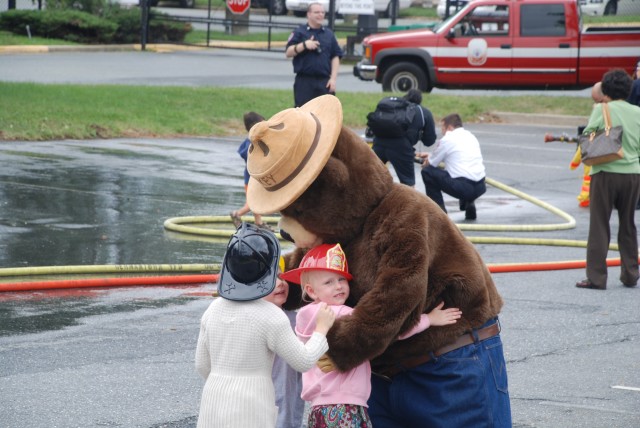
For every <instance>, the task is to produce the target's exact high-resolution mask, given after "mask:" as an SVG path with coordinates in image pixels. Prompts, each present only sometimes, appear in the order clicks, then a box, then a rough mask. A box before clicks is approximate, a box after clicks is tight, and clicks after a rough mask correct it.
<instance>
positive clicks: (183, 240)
mask: <svg viewBox="0 0 640 428" xmlns="http://www.w3.org/2000/svg"><path fill="white" fill-rule="evenodd" d="M1 61H2V58H0V62H1ZM468 129H470V130H472V131H473V132H474V133H475V134H476V135H477V136H478V138H479V140H480V142H481V144H482V149H483V154H484V157H485V162H486V167H487V176H488V177H490V178H492V179H494V180H497V181H498V182H500V183H504V184H506V185H508V186H511V187H512V188H515V189H517V190H518V191H520V192H523V193H524V194H527V195H531V196H533V197H536V198H538V199H540V200H542V201H544V202H546V203H548V204H550V205H551V206H553V207H555V208H557V209H558V210H561V211H563V212H566V213H567V214H568V215H570V216H571V217H572V218H574V219H575V221H576V227H575V228H570V229H564V228H562V227H558V228H553V230H549V231H543V232H521V231H519V232H518V231H504V230H500V227H498V226H499V225H522V224H539V225H545V224H559V225H561V224H563V223H565V220H563V219H562V218H560V217H558V216H557V215H555V214H553V213H551V212H549V211H547V210H544V209H542V208H540V207H539V206H536V205H535V204H532V203H530V202H528V201H526V200H523V199H521V198H520V197H518V196H516V195H513V194H510V193H506V192H504V191H502V190H499V189H497V188H494V187H489V188H488V191H487V193H486V195H484V196H483V197H482V198H481V199H480V200H479V201H478V202H477V208H478V220H477V221H476V222H474V223H473V224H488V225H492V226H493V227H494V228H495V229H497V230H489V231H465V234H466V235H467V236H470V237H509V238H512V239H514V240H517V239H520V238H543V239H571V240H579V241H583V240H585V239H586V236H587V226H588V210H585V209H583V208H579V207H578V204H577V201H576V199H575V197H576V196H577V194H578V192H579V189H580V185H581V171H571V170H569V168H568V164H569V161H570V159H571V157H572V156H573V152H574V150H575V146H574V145H573V144H563V143H552V144H546V145H545V144H544V143H542V141H543V135H544V133H545V132H547V131H549V130H551V131H553V132H554V133H560V132H567V133H569V134H572V133H574V132H575V127H573V126H571V127H564V128H558V127H546V126H535V125H501V124H477V125H476V124H472V125H469V126H468ZM240 140H241V138H225V139H223V138H215V137H212V138H185V139H180V140H161V139H153V140H152V139H119V140H95V141H52V142H0V161H1V162H2V168H1V169H0V267H3V268H5V267H26V266H52V265H101V264H134V263H139V264H161V263H175V264H191V263H216V262H217V263H219V262H220V261H221V258H222V254H223V253H224V247H225V240H219V239H218V240H215V239H206V238H202V237H197V236H184V235H181V234H176V233H173V232H167V231H166V230H164V228H163V222H164V221H165V220H166V219H167V218H171V217H178V216H192V215H225V214H227V213H228V212H229V211H230V210H231V209H233V208H237V207H238V206H240V205H241V204H242V202H243V198H244V191H243V188H242V168H243V164H242V160H241V159H240V158H239V156H237V154H236V152H235V150H236V148H237V145H238V144H239V143H240ZM416 168H417V167H416ZM418 177H419V176H418ZM418 181H420V180H419V178H418ZM418 191H423V187H422V186H421V185H419V186H418ZM447 206H448V208H449V212H450V217H451V218H452V220H453V221H455V222H457V223H459V224H461V225H462V224H469V222H466V221H465V220H464V214H463V213H461V212H459V211H458V209H457V207H456V201H454V200H452V199H447ZM616 234H617V219H616V218H615V217H614V218H613V219H612V233H611V235H612V237H614V241H613V242H615V236H616ZM476 246H477V248H478V250H479V251H480V254H481V255H482V256H483V258H484V259H485V261H486V262H487V263H507V262H517V263H526V262H540V261H558V260H582V259H584V249H583V248H567V247H558V246H531V245H513V244H511V245H495V244H476ZM453 256H455V255H453ZM610 256H611V257H616V256H617V253H615V252H613V251H612V252H611V254H610ZM618 276H619V268H617V267H612V268H610V270H609V284H608V286H609V289H608V290H607V291H593V290H578V289H576V288H575V287H574V283H575V282H576V281H577V280H580V279H582V278H583V277H584V272H583V270H582V269H578V270H558V271H543V272H531V271H529V272H520V273H499V274H494V280H495V282H496V284H497V286H498V289H499V291H500V293H501V294H502V296H503V298H504V300H505V306H504V308H503V311H502V314H501V323H502V326H503V332H502V339H503V342H504V349H505V357H506V360H507V371H508V375H509V390H510V396H511V403H512V414H513V421H514V426H515V427H549V428H556V427H594V428H595V427H624V428H626V427H637V426H640V407H639V404H640V360H639V358H638V356H639V355H640V345H639V343H638V340H639V334H638V330H639V329H638V327H639V326H640V313H639V312H638V304H639V303H640V290H639V289H637V288H634V289H628V288H624V287H623V286H622V285H621V284H620V283H619V281H618ZM213 289H214V284H201V285H200V284H198V285H193V286H169V287H156V286H149V287H121V288H101V289H97V288H93V289H91V288H89V289H72V290H51V291H40V292H24V293H17V292H10V293H0V403H2V404H1V405H0V426H2V427H8V428H22V427H24V428H39V427H43V428H44V427H65V428H66V427H132V428H133V427H136V428H137V427H140V428H151V427H194V426H195V424H196V418H197V413H198V406H199V400H200V393H201V389H202V386H203V381H202V380H201V379H200V378H199V377H198V375H197V374H196V372H195V369H194V366H193V358H194V351H195V344H196V339H197V334H198V328H199V318H200V316H201V314H202V313H203V312H204V310H205V308H206V307H207V305H208V304H209V302H210V300H211V297H210V293H211V291H212V290H213Z"/></svg>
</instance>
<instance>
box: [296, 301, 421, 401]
mask: <svg viewBox="0 0 640 428" xmlns="http://www.w3.org/2000/svg"><path fill="white" fill-rule="evenodd" d="M329 307H330V308H331V309H332V310H333V312H334V313H335V314H336V318H340V317H343V316H348V315H349V314H351V312H353V308H351V307H349V306H345V305H329ZM318 309H319V305H318V303H311V304H309V305H307V306H304V307H302V308H300V310H298V315H297V316H296V334H297V335H298V337H299V338H300V339H301V340H302V341H303V342H306V341H307V340H308V339H309V338H310V337H311V335H312V334H313V331H314V330H315V328H316V322H315V319H316V314H317V312H318ZM428 327H429V317H427V316H426V315H424V314H423V315H422V317H421V318H420V322H419V323H418V324H417V325H416V326H415V327H413V328H412V329H411V330H410V331H409V332H407V333H405V334H403V335H402V336H401V339H405V338H407V337H409V336H412V335H414V334H417V333H420V332H421V331H424V330H425V329H427V328H428ZM370 394H371V364H370V363H369V361H366V362H364V363H362V364H360V365H359V366H357V367H355V368H353V369H351V370H349V371H347V372H339V371H337V370H334V371H332V372H329V373H324V372H323V371H322V370H320V369H319V368H318V366H317V365H316V366H314V367H313V368H312V369H311V370H308V371H306V372H304V373H302V394H301V397H302V399H303V400H305V401H309V402H311V406H324V405H328V404H353V405H357V406H365V407H367V400H368V399H369V395H370Z"/></svg>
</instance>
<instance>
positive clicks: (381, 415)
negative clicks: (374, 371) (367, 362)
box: [368, 320, 511, 428]
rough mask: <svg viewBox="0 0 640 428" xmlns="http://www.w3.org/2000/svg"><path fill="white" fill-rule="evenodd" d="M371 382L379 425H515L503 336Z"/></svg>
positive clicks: (371, 402)
mask: <svg viewBox="0 0 640 428" xmlns="http://www.w3.org/2000/svg"><path fill="white" fill-rule="evenodd" d="M494 322H496V321H495V320H491V321H489V322H488V323H487V324H485V326H487V325H491V324H492V323H494ZM371 386H372V390H371V397H370V398H369V402H368V404H369V416H370V417H371V422H373V426H374V427H375V428H415V427H421V428H432V427H444V428H459V427H473V428H480V427H494V428H502V427H505V428H507V427H509V428H510V427H511V404H510V402H509V391H508V389H507V370H506V366H505V361H504V354H503V352H502V340H501V339H500V335H498V336H494V337H491V338H489V339H487V340H484V341H482V342H478V343H474V344H471V345H467V346H465V347H462V348H459V349H456V350H455V351H451V352H448V353H446V354H444V355H441V356H440V357H437V358H432V359H431V360H430V361H428V362H426V363H424V364H422V365H420V366H417V367H414V368H412V369H409V370H407V371H405V372H401V373H399V374H397V375H396V376H394V377H393V379H392V380H391V381H389V380H387V379H385V378H382V377H379V376H377V375H372V379H371Z"/></svg>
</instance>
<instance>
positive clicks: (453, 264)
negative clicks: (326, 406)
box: [247, 95, 511, 428]
mask: <svg viewBox="0 0 640 428" xmlns="http://www.w3.org/2000/svg"><path fill="white" fill-rule="evenodd" d="M249 138H250V140H251V147H250V148H249V155H248V170H249V173H250V175H251V179H250V181H249V187H248V193H247V197H248V201H249V206H250V207H251V210H252V211H253V212H255V213H261V214H268V213H276V212H279V213H280V214H281V216H282V218H281V220H280V224H279V226H280V230H281V233H282V234H283V236H288V237H289V238H291V239H292V240H293V241H294V243H295V246H296V249H295V250H294V251H292V252H291V253H289V254H287V256H286V257H285V258H286V263H287V265H286V266H287V269H292V268H295V267H297V266H298V264H299V262H300V260H301V259H302V256H303V255H304V254H305V252H306V251H308V249H310V248H312V247H314V246H316V245H319V244H322V243H340V244H341V246H342V248H343V249H344V252H345V254H346V256H347V260H348V261H349V267H350V270H351V274H352V275H353V280H352V281H350V286H351V294H350V297H349V300H348V301H347V304H349V305H350V306H353V307H354V308H355V310H354V311H353V314H352V315H351V316H350V317H345V318H341V319H339V320H337V321H336V323H335V324H334V326H333V327H332V328H331V330H330V332H329V334H328V336H327V337H328V340H329V352H328V356H329V358H330V361H328V363H330V364H332V365H333V367H335V368H336V369H337V370H341V371H344V370H349V369H351V368H353V367H354V366H356V365H358V364H360V363H361V362H362V361H364V360H367V359H368V360H371V366H372V371H373V372H375V373H376V374H374V375H373V376H372V379H371V381H372V394H371V397H370V399H369V402H368V404H369V413H370V415H371V418H372V422H373V426H374V427H376V428H385V427H406V428H416V427H418V428H420V427H474V428H475V427H489V426H491V427H509V426H511V411H510V404H509V393H508V390H507V374H506V367H505V361H504V355H503V350H502V342H501V339H500V334H499V332H500V325H499V322H498V319H497V317H498V313H499V312H500V309H501V307H502V299H501V297H500V295H499V294H498V291H497V290H496V287H495V285H494V283H493V280H492V279H491V275H490V273H489V271H488V269H487V267H486V266H485V264H484V262H483V261H482V259H481V258H480V255H479V254H478V252H477V251H476V249H475V247H474V246H473V245H472V244H471V243H470V241H469V240H468V239H467V238H465V236H464V235H463V234H462V232H461V231H460V230H459V229H458V227H456V225H455V224H454V223H453V222H452V221H451V220H450V219H449V218H448V217H447V215H446V214H445V213H444V212H443V211H442V209H440V207H438V205H436V204H435V203H434V202H432V201H431V200H430V199H429V198H427V197H426V196H425V195H423V194H421V193H420V192H417V191H416V190H415V189H413V188H411V187H408V186H405V185H402V184H398V183H394V182H393V179H392V176H391V174H390V173H389V171H388V169H387V168H386V166H385V165H384V164H382V163H381V162H380V161H379V160H378V158H377V157H376V155H375V154H374V153H373V151H372V150H371V148H370V147H369V146H368V145H367V144H366V143H365V142H363V141H362V139H361V138H360V137H358V136H357V135H356V134H355V133H354V132H352V131H350V130H349V129H347V128H345V127H343V126H342V106H341V104H340V101H339V100H338V99H337V98H336V97H334V96H332V95H325V96H321V97H318V98H315V99H313V100H311V101H309V102H308V103H307V104H305V105H304V106H302V107H300V108H295V109H287V110H284V111H282V112H280V113H277V114H276V115H274V116H273V117H271V118H270V119H269V120H267V121H264V122H261V123H258V124H256V125H255V126H254V127H253V128H252V129H251V131H250V133H249ZM290 290H291V291H290V294H289V301H288V302H287V303H288V306H289V307H291V305H294V306H295V305H297V306H300V305H301V302H300V295H299V293H296V292H295V291H296V290H297V291H299V287H295V286H292V287H290ZM441 301H444V302H445V308H446V307H458V308H460V309H461V310H462V318H461V319H460V320H459V321H458V322H457V323H456V324H453V325H449V326H445V327H433V328H429V329H427V330H425V331H424V332H422V333H420V334H418V335H416V336H414V337H412V338H410V339H408V340H403V341H397V340H396V338H397V337H398V336H399V335H400V334H401V333H403V332H405V331H407V330H408V329H409V328H411V327H412V326H413V325H415V324H416V323H417V322H418V320H419V317H420V314H423V313H428V312H429V311H430V310H431V309H433V308H434V306H436V305H437V304H438V303H439V302H441ZM325 362H326V361H325Z"/></svg>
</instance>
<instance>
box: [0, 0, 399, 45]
mask: <svg viewBox="0 0 640 428" xmlns="http://www.w3.org/2000/svg"><path fill="white" fill-rule="evenodd" d="M0 1H3V0H0ZM144 1H147V0H144ZM154 10H155V9H154V8H151V9H150V10H149V13H148V20H149V23H150V22H152V21H154V20H156V21H167V22H180V23H189V24H191V26H192V28H193V29H194V30H198V31H203V32H205V33H206V36H205V37H204V41H203V42H201V43H200V44H201V45H204V46H206V47H214V48H230V47H231V48H234V49H249V50H268V51H283V52H284V49H285V45H286V41H284V40H286V37H282V36H279V37H274V36H275V35H276V34H278V33H285V34H287V35H288V34H290V33H291V31H293V30H294V29H295V28H296V27H297V26H298V25H300V24H301V23H302V22H304V21H302V20H301V19H297V20H295V19H294V18H293V17H292V16H287V15H272V14H271V13H270V9H269V8H266V9H261V10H259V11H256V10H254V9H249V13H248V14H246V15H233V14H232V13H230V12H229V11H228V10H227V9H226V8H225V7H212V6H211V3H210V2H209V7H208V8H207V9H181V10H180V12H179V13H178V12H175V13H172V12H168V11H167V9H163V10H162V12H163V13H162V14H157V13H154ZM349 18H351V19H350V20H349V19H340V20H339V21H340V22H341V23H339V24H336V23H335V20H329V22H328V24H329V26H330V27H331V28H333V31H334V32H338V33H340V34H342V35H344V34H345V33H346V34H347V36H346V40H345V44H344V48H345V51H346V52H345V53H346V55H347V56H354V55H355V52H354V47H355V45H356V44H357V43H359V42H360V41H362V39H363V38H364V36H365V35H368V34H372V33H375V32H378V31H384V29H379V28H378V19H377V17H375V16H364V15H359V16H355V17H349ZM392 19H393V18H392ZM394 20H395V19H394ZM149 23H147V28H148V25H149ZM216 33H217V34H219V33H224V34H228V35H237V34H249V35H251V37H249V39H250V40H251V41H245V42H234V41H230V40H228V39H229V38H227V37H225V38H224V40H220V38H219V37H218V38H216V36H215V35H216ZM146 42H147V43H156V42H157V40H152V39H149V38H146ZM143 48H144V43H143Z"/></svg>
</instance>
